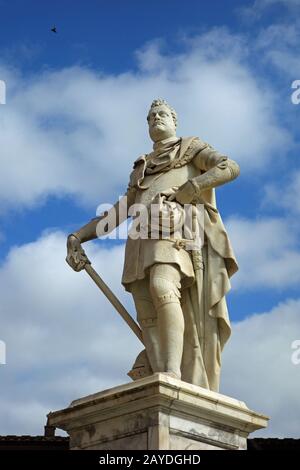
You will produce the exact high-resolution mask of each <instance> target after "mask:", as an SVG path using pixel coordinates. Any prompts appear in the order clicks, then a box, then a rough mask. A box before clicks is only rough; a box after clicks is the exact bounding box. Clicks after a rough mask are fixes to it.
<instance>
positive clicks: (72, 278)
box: [0, 0, 300, 435]
mask: <svg viewBox="0 0 300 470" xmlns="http://www.w3.org/2000/svg"><path fill="white" fill-rule="evenodd" d="M0 13H1V18H2V22H1V29H0V80H5V82H6V86H7V96H6V104H5V105H0V153H1V161H2V184H1V186H2V189H0V262H1V265H0V269H1V273H0V277H1V278H2V279H3V283H2V289H1V288H0V289H1V291H0V294H1V296H2V298H3V303H2V308H1V305H0V308H1V310H0V314H1V323H2V327H3V328H2V332H1V330H0V339H2V340H4V341H6V343H7V351H8V353H7V354H8V360H7V364H6V365H5V366H1V369H0V375H2V379H1V380H3V383H5V400H7V402H6V401H5V400H4V404H3V411H2V425H1V427H0V432H1V433H2V434H4V433H9V432H11V433H18V432H24V433H29V432H38V427H39V425H40V423H42V422H43V419H44V418H43V416H44V414H45V413H44V411H45V410H49V407H53V409H54V408H55V407H63V406H65V404H66V402H68V400H69V401H70V400H71V399H73V398H74V396H73V395H72V392H73V389H72V387H71V386H70V387H69V388H68V387H66V386H65V384H64V385H63V384H62V383H59V385H58V386H57V390H55V389H54V385H53V390H52V386H51V387H50V388H51V390H52V395H50V392H49V393H48V394H47V397H46V396H45V394H44V395H43V391H44V390H43V387H42V385H41V384H42V382H45V380H48V381H49V383H50V382H51V384H53V382H54V381H55V380H56V377H59V378H60V377H63V374H64V367H65V368H67V367H71V369H72V370H73V371H74V377H73V376H70V378H69V380H70V384H71V383H74V382H73V381H74V380H75V381H76V372H77V375H78V376H81V374H83V376H84V377H86V380H85V381H84V380H83V382H85V384H86V385H85V387H83V386H82V387H81V388H80V386H79V385H76V386H75V385H74V393H75V391H77V392H78V394H84V393H90V392H91V391H94V388H95V387H97V390H98V389H99V390H100V389H101V388H103V387H104V386H111V385H114V384H116V382H117V383H121V382H124V381H126V377H125V378H124V377H123V375H122V373H123V370H122V368H121V365H120V360H119V359H120V358H118V356H117V355H115V353H114V352H112V351H111V350H110V349H109V352H110V354H111V355H112V356H113V358H115V363H114V367H111V370H106V369H105V366H104V365H102V369H101V367H100V364H98V362H97V360H98V358H99V354H100V353H101V354H105V353H106V352H105V351H107V349H106V350H105V347H104V345H103V344H102V343H103V341H102V340H101V338H102V334H101V331H98V333H97V335H99V336H95V338H94V337H93V338H94V339H90V340H89V339H88V338H90V337H91V336H89V335H92V332H91V331H90V330H89V329H91V330H95V328H97V325H98V320H97V318H98V317H99V311H98V310H99V307H100V314H101V312H102V315H103V318H102V319H101V320H102V321H103V322H104V323H105V322H106V315H104V314H103V312H104V311H105V312H106V311H107V312H111V308H110V307H109V305H108V304H107V303H106V301H105V300H104V299H100V297H99V294H98V293H97V292H94V290H93V286H90V285H89V283H88V282H86V280H84V278H83V277H82V276H81V275H75V274H74V273H72V272H70V270H69V269H68V267H67V266H65V264H64V256H65V246H64V245H65V237H66V234H67V233H69V232H71V231H72V230H75V229H76V228H78V227H80V226H81V225H83V224H84V223H85V222H87V221H88V220H89V219H90V218H92V217H94V216H95V212H96V207H97V206H98V204H100V203H102V202H114V201H115V200H116V199H117V198H118V196H119V195H121V194H122V192H123V191H124V189H125V188H126V185H127V179H128V174H129V172H130V170H131V166H132V162H133V161H134V160H135V159H136V158H137V156H138V155H139V154H140V153H143V152H147V151H149V150H150V149H151V143H150V140H149V138H148V137H147V132H146V121H145V116H146V113H147V110H148V108H147V106H149V103H150V102H151V100H152V99H153V98H155V97H157V96H162V97H164V98H166V99H167V100H168V101H169V102H170V103H171V104H172V105H173V106H174V107H175V108H176V110H177V112H178V114H179V129H178V132H179V134H180V135H199V136H200V137H201V138H203V139H204V140H207V141H208V142H210V143H211V144H212V145H214V146H215V147H216V148H217V149H218V150H220V151H222V152H224V153H226V154H228V155H229V156H230V157H231V158H233V159H234V160H236V161H237V162H238V163H239V164H240V167H241V176H240V177H239V179H238V180H236V181H235V182H233V183H232V184H230V185H226V186H224V187H222V188H219V189H218V191H217V198H218V207H219V210H220V212H221V214H222V217H223V220H224V222H225V225H226V227H227V228H228V232H229V234H230V238H231V240H232V243H233V247H234V249H235V252H236V255H237V258H238V261H239V263H240V272H239V273H238V274H237V275H236V276H235V278H234V279H233V281H232V286H233V289H232V291H231V293H230V294H229V296H228V306H229V312H230V316H231V319H232V321H233V322H234V325H236V331H238V332H239V335H240V336H238V333H235V335H234V337H235V338H236V339H234V338H233V340H232V344H231V345H229V346H228V351H226V352H225V356H224V359H225V366H224V389H223V392H224V393H228V394H232V395H233V396H236V395H238V394H240V395H242V396H241V399H245V401H247V397H248V396H249V400H250V404H249V406H250V405H251V406H258V407H260V408H263V407H264V405H265V404H266V408H268V406H269V407H270V405H269V403H268V402H267V401H266V402H265V401H264V400H261V401H259V394H258V395H257V399H256V400H253V393H250V390H251V387H250V385H249V381H250V380H252V379H253V376H255V380H262V379H259V378H258V377H257V376H256V375H257V374H258V368H257V365H255V361H254V360H253V357H255V350H257V351H260V353H259V354H260V359H259V361H260V362H261V363H262V366H261V370H260V371H259V373H261V376H262V377H263V376H264V368H266V367H268V368H269V370H270V371H271V369H272V368H270V361H271V362H272V363H273V362H276V361H277V360H278V355H279V356H280V358H281V362H280V364H279V365H278V367H279V368H282V371H281V374H282V375H283V376H284V373H285V372H283V371H286V370H288V371H289V372H286V373H287V374H289V375H287V379H286V382H287V383H288V384H289V386H288V390H285V389H282V390H281V389H280V393H281V394H282V395H286V396H290V402H291V403H294V400H296V398H295V396H294V395H293V390H294V388H295V384H298V385H299V373H300V366H299V367H298V368H297V366H295V365H293V366H291V364H290V354H291V346H290V345H291V342H292V341H293V340H295V339H297V337H299V335H300V320H299V315H300V296H299V281H300V271H299V262H300V247H299V232H300V225H299V222H298V219H299V213H300V204H299V200H300V198H299V196H300V171H299V130H298V129H299V112H300V105H298V106H297V105H294V104H293V103H292V102H291V94H292V89H291V84H292V82H293V81H294V80H297V79H300V62H299V59H298V57H299V47H300V46H299V44H300V41H299V39H300V21H299V19H298V18H299V13H300V2H299V1H298V0H256V1H253V0H251V1H250V0H249V1H230V0H226V1H221V0H214V1H201V2H196V1H191V0H190V1H186V2H184V3H183V2H182V1H177V0H173V1H168V0H166V1H164V2H161V1H153V2H151V3H150V2H141V1H129V0H128V1H126V0H125V1H110V2H104V1H88V2H82V1H76V2H71V1H59V2H58V1H51V2H37V1H26V2H25V1H13V2H8V1H5V0H2V1H1V2H0ZM53 25H55V26H56V28H57V34H54V33H52V32H51V31H50V29H51V27H52V26H53ZM87 250H88V252H89V254H90V253H91V257H92V255H94V257H95V266H96V267H97V269H99V271H100V272H102V274H104V276H105V277H106V280H107V281H108V282H109V283H110V284H111V285H112V286H114V289H115V290H116V291H117V292H118V294H119V295H120V297H121V298H122V300H123V301H124V302H125V303H126V305H128V308H130V309H131V310H132V309H133V306H132V303H131V301H130V298H129V297H128V296H126V294H124V293H123V292H122V290H121V288H120V286H119V280H120V277H121V267H122V256H123V244H122V243H120V242H112V241H97V242H96V243H94V244H90V245H89V247H88V248H87ZM89 250H90V251H89ZM58 255H59V256H58ZM104 260H105V261H104ZM54 261H55V262H54ZM96 261H97V263H98V264H97V263H96ZM55 263H56V264H55ZM48 266H49V269H47V267H48ZM74 290H76V293H74ZM36 291H38V294H37V292H36ZM49 291H50V292H51V295H50V292H49ZM1 292H2V293H1ZM2 294H3V295H2ZM16 294H17V295H16ZM88 295H89V296H90V298H89V300H88V306H89V308H87V306H86V305H85V304H84V303H83V301H82V300H79V299H82V298H85V299H86V298H87V296H88ZM45 299H47V305H46V304H45ZM80 308H82V309H83V310H84V319H85V328H86V337H84V338H85V339H82V338H81V336H80V335H81V332H82V310H80ZM17 311H18V313H17ZM53 311H55V315H54V317H55V318H56V315H58V311H59V312H60V313H59V316H58V317H57V319H56V320H57V322H55V324H54V323H53V321H54V319H53V317H52V316H51V312H53ZM21 312H22V313H23V314H24V315H23V316H22V315H21ZM73 314H74V315H75V320H74V317H73ZM113 315H114V313H111V314H110V316H111V318H113V319H112V320H110V321H111V323H109V322H108V324H107V326H106V328H107V331H113V332H114V333H113V334H117V335H118V336H121V335H123V336H124V339H123V340H122V341H123V342H124V347H125V348H129V349H128V356H126V357H127V361H129V363H128V364H127V363H125V365H124V367H125V368H126V367H128V369H129V368H130V361H131V360H132V357H133V356H134V353H135V350H136V348H137V349H138V345H136V344H133V345H131V346H130V347H129V346H128V344H127V343H126V341H128V342H129V341H130V339H132V338H131V336H128V333H127V332H126V330H125V329H123V326H121V325H120V324H119V320H118V319H114V317H113ZM257 315H258V316H259V320H258V319H257V318H258V317H257ZM62 317H63V318H64V320H61V318H62ZM283 318H284V325H285V327H284V328H283V329H282V323H281V322H282V321H283ZM60 321H62V325H61V327H60V328H59V330H57V328H58V326H57V323H58V324H59V323H60ZM102 321H101V323H102ZM258 321H261V322H262V328H263V330H264V331H266V332H268V331H269V329H270V331H273V330H274V325H275V324H276V325H277V329H275V330H274V331H273V333H272V334H273V336H271V335H270V336H269V337H268V341H266V343H264V344H265V348H266V349H263V345H262V344H261V341H263V340H262V339H261V337H260V335H259V333H258V330H257V326H256V325H257V322H258ZM276 322H277V323H276ZM70 324H72V325H73V326H72V328H73V330H72V332H70V331H69V330H68V333H66V331H65V334H66V335H67V336H68V339H67V340H66V339H64V337H63V335H62V336H60V335H61V331H60V330H61V328H63V325H65V326H66V329H67V328H68V327H67V325H70ZM270 325H272V327H271V326H270ZM51 328H53V330H51ZM109 328H111V330H110V329H109ZM46 331H47V334H48V335H49V336H47V334H46ZM55 334H56V335H57V336H55ZM53 335H54V336H55V337H56V338H58V339H57V344H56V350H57V357H56V356H55V355H54V356H53V354H52V352H51V354H50V351H49V349H48V350H45V351H44V349H43V348H44V343H45V342H46V343H47V342H48V344H49V341H50V342H51V338H53ZM72 338H73V342H72ZM99 338H100V340H99ZM271 340H272V341H271ZM64 341H65V344H66V343H67V344H68V347H69V351H73V355H72V354H71V353H70V354H66V351H65V345H64ZM76 341H81V343H82V349H83V351H84V352H82V354H83V356H82V357H77V356H76V353H75V351H74V349H77V348H75V346H74V345H75V342H76ZM87 341H90V342H91V343H92V344H94V346H93V347H92V349H89V348H87V349H85V344H86V343H85V342H87ZM270 341H271V344H273V346H272V348H267V344H269V343H268V342H270ZM247 342H249V344H251V348H250V349H248V350H247V351H246V350H244V353H242V352H241V351H240V349H238V348H241V344H243V345H245V344H247ZM42 343H43V346H41V344H42ZM279 344H280V348H282V349H281V354H279V353H278V355H276V351H277V352H278V348H279V346H278V347H277V346H276V345H279ZM22 347H23V348H25V349H26V350H30V351H31V352H30V354H29V353H26V354H25V355H24V354H23V350H22ZM110 347H112V346H111V345H110ZM252 347H253V348H254V349H252ZM106 348H109V345H106ZM41 349H42V350H43V353H42V352H41ZM270 349H272V350H273V355H272V354H271V352H270ZM237 350H238V352H237ZM107 354H108V352H107ZM243 354H244V355H245V357H244V356H243ZM236 355H240V356H241V358H242V357H243V360H245V361H247V364H248V363H249V360H250V362H251V366H249V368H250V369H251V370H252V372H251V370H250V371H249V376H248V378H247V376H246V377H245V378H244V380H243V383H241V381H238V380H237V383H235V380H233V379H232V377H233V376H234V377H237V376H239V374H240V373H241V376H243V374H244V371H242V372H241V368H242V364H241V363H240V364H238V363H236V361H235V359H234V358H235V357H236ZM249 355H250V356H249ZM253 355H254V356H253ZM62 356H63V357H65V358H66V359H65V360H63V361H60V360H59V359H60V358H61V357H62ZM38 357H40V359H38ZM261 357H262V358H263V359H261ZM44 360H46V361H47V364H48V368H47V369H46V371H45V369H44V367H43V361H44ZM251 360H252V361H251ZM75 362H76V367H75V365H74V363H75ZM241 362H242V359H241ZM122 364H123V363H122ZM81 366H82V369H81ZM98 366H99V367H100V369H101V371H102V372H101V374H102V376H103V375H105V374H106V376H107V377H108V378H107V379H105V380H102V382H101V380H100V379H99V372H97V371H99V369H98ZM24 374H25V375H24ZM251 374H252V375H251ZM274 374H276V369H274ZM24 377H26V379H24ZM247 380H248V381H247ZM273 380H274V377H273V376H272V372H270V373H269V380H268V381H267V384H266V386H265V389H264V390H265V391H266V395H268V394H269V393H271V392H272V387H273ZM58 382H59V380H58ZM61 382H63V380H61ZM26 383H29V384H30V386H28V390H27V386H26ZM232 384H234V386H233V385H232ZM20 385H21V387H20ZM17 386H18V387H19V388H20V390H23V391H24V393H25V395H26V393H29V390H30V389H31V388H32V387H34V389H35V390H37V392H36V394H35V395H34V396H33V398H32V397H31V399H30V403H29V404H28V408H27V409H28V414H26V412H23V414H22V413H20V414H19V416H17V415H14V414H13V413H12V414H9V413H8V412H7V408H8V406H7V404H8V403H9V399H11V398H10V397H12V392H11V390H12V389H14V390H15V389H16V387H17ZM26 390H27V392H26ZM278 393H279V392H278ZM289 394H290V395H289ZM244 395H246V396H245V397H244ZM13 396H14V403H15V404H19V407H20V409H21V408H22V393H21V392H18V393H17V392H15V395H13ZM251 400H253V405H252V402H251ZM274 402H275V400H274ZM247 403H248V402H247ZM281 408H282V410H285V408H284V407H283V406H282V407H281ZM16 409H19V408H18V406H16ZM274 410H275V411H274ZM261 411H262V412H266V413H267V414H268V413H269V414H273V415H274V416H275V420H274V423H275V424H272V426H273V427H271V428H270V429H271V431H270V432H271V433H273V434H274V435H279V434H280V432H281V428H280V426H279V423H282V416H281V414H279V412H278V407H277V408H276V407H275V404H274V408H272V407H271V409H270V410H269V409H267V410H264V409H261ZM43 413H44V414H43ZM282 413H283V411H282ZM29 414H30V416H33V417H32V418H30V420H28V416H29ZM291 415H293V416H295V413H293V412H292V409H291V408H289V409H288V410H287V411H286V413H285V416H291ZM0 416H1V405H0ZM296 416H298V418H299V420H300V416H299V412H298V415H296ZM298 418H297V419H298ZM295 420H296V418H294V422H292V423H291V422H288V419H287V418H286V424H285V425H284V426H283V425H282V432H284V435H296V434H297V426H296V424H295V422H296V421H295ZM26 423H27V424H26ZM28 423H30V424H28ZM41 425H42V424H41Z"/></svg>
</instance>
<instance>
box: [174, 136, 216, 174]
mask: <svg viewBox="0 0 300 470" xmlns="http://www.w3.org/2000/svg"><path fill="white" fill-rule="evenodd" d="M206 147H208V144H207V142H204V140H202V139H200V137H195V136H193V137H181V145H180V151H179V155H178V157H177V158H176V161H175V162H174V167H175V168H180V167H181V166H184V165H187V164H188V163H190V162H191V161H192V160H193V158H194V157H195V156H196V155H197V154H198V153H199V152H200V151H201V150H203V149H204V148H206Z"/></svg>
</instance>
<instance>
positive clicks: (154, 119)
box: [147, 99, 177, 142]
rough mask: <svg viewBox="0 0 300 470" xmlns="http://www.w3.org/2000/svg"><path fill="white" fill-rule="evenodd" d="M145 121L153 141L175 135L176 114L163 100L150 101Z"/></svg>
mask: <svg viewBox="0 0 300 470" xmlns="http://www.w3.org/2000/svg"><path fill="white" fill-rule="evenodd" d="M147 121H148V125H149V135H150V137H151V139H152V140H153V142H159V141H160V140H164V139H168V138H169V137H173V136H176V126H177V114H176V111H175V110H174V109H173V108H171V106H170V105H169V104H168V103H167V102H166V101H165V100H161V99H158V100H154V101H152V104H151V107H150V110H149V113H148V116H147Z"/></svg>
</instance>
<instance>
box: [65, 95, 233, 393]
mask: <svg viewBox="0 0 300 470" xmlns="http://www.w3.org/2000/svg"><path fill="white" fill-rule="evenodd" d="M147 120H148V125H149V134H150V137H151V139H152V141H153V142H154V145H153V151H152V152H150V153H149V154H146V155H142V156H141V157H139V158H138V159H137V160H136V161H135V162H134V167H133V171H132V173H131V175H130V182H129V186H128V189H127V192H126V195H125V196H124V199H121V200H120V201H118V202H117V203H116V204H115V206H114V207H113V208H112V209H111V210H110V211H108V213H106V214H102V215H101V216H99V217H97V218H95V219H93V220H91V222H89V223H88V224H87V225H85V226H84V227H82V228H81V229H80V230H78V231H77V232H74V233H72V234H71V235H69V237H68V243H67V246H68V255H67V261H68V263H69V264H70V265H71V266H72V268H73V269H74V270H75V271H80V270H81V269H83V267H84V265H85V262H86V261H85V258H84V252H83V250H82V248H81V243H85V242H86V241H89V240H92V239H95V238H97V237H98V236H101V235H104V234H105V233H107V232H109V231H112V230H113V229H114V228H115V227H116V226H118V225H119V224H121V223H122V222H123V221H124V220H126V218H127V217H129V216H130V215H131V214H132V211H131V209H132V207H133V206H134V205H135V204H138V205H139V206H140V205H143V206H144V207H146V209H147V211H148V214H150V212H151V210H150V209H151V205H152V204H154V203H155V205H156V206H157V205H158V206H159V207H160V209H159V217H156V219H155V217H154V216H153V217H152V220H153V221H154V222H155V223H154V225H155V224H156V225H155V226H156V228H157V226H158V227H159V228H158V230H159V233H161V232H162V231H163V227H162V226H163V216H162V214H165V213H166V212H168V214H169V215H171V219H172V223H173V225H176V223H177V222H178V221H179V220H180V215H182V210H181V209H182V208H183V207H185V205H190V206H191V207H192V210H193V214H194V215H193V220H196V219H197V217H198V211H199V209H198V207H199V205H200V207H203V218H204V225H203V239H202V243H201V247H200V249H197V250H194V251H193V250H192V251H191V250H190V249H188V248H187V245H188V242H189V241H193V234H192V236H191V237H186V238H184V237H182V238H178V237H176V236H175V232H176V230H175V228H174V227H173V229H171V230H170V231H169V236H168V237H163V236H158V237H157V236H155V237H131V236H130V234H129V236H128V239H127V243H126V252H125V263H124V270H123V277H122V284H123V285H124V287H125V289H126V290H127V291H129V292H131V294H132V295H133V299H134V303H135V307H136V311H137V320H138V323H139V325H140V327H141V329H142V336H143V343H144V345H145V352H144V353H142V354H141V355H139V356H138V358H137V360H136V363H135V365H134V368H133V371H132V378H136V377H137V376H135V374H134V371H135V370H138V369H139V367H141V368H143V370H144V375H147V374H151V373H153V372H164V373H166V374H169V375H171V376H173V377H175V378H178V379H181V380H183V381H185V382H188V383H192V384H196V385H199V386H201V387H204V388H207V389H210V390H213V391H218V390H219V379H220V367H221V351H222V349H223V347H224V345H225V343H226V341H227V340H228V338H229V336H230V322H229V317H228V311H227V306H226V299H225V295H226V294H227V292H228V291H229V289H230V280H229V278H230V277H231V276H232V275H233V274H234V273H235V272H236V271H237V269H238V266H237V262H236V259H235V256H234V253H233V250H232V247H231V244H230V241H229V238H228V236H227V233H226V230H225V228H224V225H223V223H222V219H221V217H220V214H219V212H218V210H217V207H216V199H215V189H214V188H215V187H217V186H220V185H222V184H224V183H227V182H229V181H232V180H233V179H235V178H236V177H237V176H238V175H239V166H238V164H237V163H235V162H234V161H233V160H231V159H229V158H228V157H226V156H224V155H222V154H220V153H219V152H217V151H216V150H214V149H213V148H212V147H211V146H210V145H209V144H207V143H206V142H204V141H202V140H201V139H200V138H198V137H182V138H178V137H177V136H176V126H177V115H176V112H175V110H174V109H172V108H171V107H170V106H169V105H168V103H167V102H166V101H164V100H161V99H158V100H154V101H153V103H152V105H151V108H150V111H149V113H148V117H147ZM124 201H126V210H125V211H124V207H123V206H124V204H125V203H124ZM113 214H114V215H115V217H114V218H112V217H111V216H112V215H113ZM194 216H196V219H195V217H194ZM111 220H114V223H113V224H112V223H110V221H111ZM106 222H107V223H106ZM181 223H182V222H181ZM179 225H180V224H179ZM146 231H147V233H149V227H148V228H147V230H146ZM160 231H161V232H160ZM129 375H130V374H129Z"/></svg>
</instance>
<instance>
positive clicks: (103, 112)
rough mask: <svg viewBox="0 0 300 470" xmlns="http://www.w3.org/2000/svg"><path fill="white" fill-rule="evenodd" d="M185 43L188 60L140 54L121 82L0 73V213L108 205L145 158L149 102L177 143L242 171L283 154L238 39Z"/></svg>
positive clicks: (269, 105) (269, 103) (284, 136)
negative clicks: (188, 141)
mask: <svg viewBox="0 0 300 470" xmlns="http://www.w3.org/2000/svg"><path fill="white" fill-rule="evenodd" d="M185 41H186V42H187V43H188V44H187V47H186V52H184V53H181V54H178V55H171V56H170V55H164V54H163V53H162V52H161V49H160V48H159V45H158V43H157V42H154V43H150V44H149V45H148V46H146V47H145V48H144V49H142V50H141V51H140V52H139V53H138V61H139V68H138V70H137V71H136V72H133V71H128V72H127V73H122V74H119V75H104V74H101V73H99V72H96V71H93V70H89V69H86V68H83V67H72V68H69V69H63V70H59V71H56V72H51V71H49V72H45V73H43V74H40V75H38V76H32V77H30V78H29V77H22V76H21V74H20V73H18V72H16V71H15V70H12V69H9V70H7V68H5V67H4V66H3V65H2V67H0V76H1V78H3V79H5V80H6V83H7V104H6V106H5V107H3V108H2V109H1V115H0V128H1V132H0V148H1V162H2V163H1V165H2V166H1V175H2V178H1V181H2V184H1V188H0V210H2V211H3V210H7V209H8V208H10V207H12V206H13V207H24V206H25V207H31V206H32V205H35V204H39V203H42V202H43V201H44V199H45V198H46V197H47V196H48V195H53V194H55V195H58V196H60V195H64V194H71V195H75V196H76V197H77V198H78V200H80V201H81V202H83V203H88V204H93V205H94V206H96V205H97V204H98V203H100V202H101V201H108V200H113V199H115V198H116V197H117V196H118V195H119V193H122V191H123V190H124V189H125V187H126V185H127V180H128V174H129V172H130V171H131V167H132V162H133V160H134V159H135V158H136V157H137V156H138V155H139V154H140V153H142V152H145V151H146V152H147V151H149V150H150V149H151V144H150V140H149V138H148V137H147V129H146V119H145V118H146V112H147V111H148V106H149V104H150V102H151V100H152V99H153V98H155V97H157V96H162V97H165V98H166V99H167V100H169V101H170V103H171V104H172V105H173V106H174V107H175V108H176V109H177V110H178V114H179V133H180V134H181V135H193V134H195V135H200V136H201V137H202V138H204V139H205V140H208V141H209V142H210V143H211V144H213V145H214V146H215V147H216V148H218V149H220V150H221V151H223V152H225V153H228V154H229V155H230V156H231V157H232V158H234V159H236V160H237V161H239V162H240V163H241V164H242V167H243V170H244V171H246V170H247V169H259V168H260V169H261V168H265V167H266V165H267V164H268V161H269V159H270V158H271V157H272V156H273V155H274V153H276V151H277V150H278V148H280V147H282V146H283V145H286V148H287V149H288V148H289V145H290V143H291V138H290V136H289V134H288V133H287V131H286V130H284V129H283V128H282V127H280V125H279V124H278V121H277V119H276V118H275V112H274V109H275V108H274V106H275V105H274V103H275V101H276V96H275V95H274V94H273V93H272V92H271V91H270V90H267V89H266V88H264V87H263V86H262V85H261V84H260V83H259V81H258V80H257V77H256V75H255V72H254V71H252V70H251V68H250V67H248V66H247V64H246V61H245V42H244V40H243V38H241V37H239V36H233V35H231V34H230V33H229V32H227V31H226V30H224V29H223V28H220V29H214V30H212V31H211V32H209V33H205V34H203V35H202V36H200V37H198V38H193V40H191V39H185ZM220 42H222V44H223V45H224V47H223V49H222V54H220V53H219V44H220ZM224 48H225V50H224ZM250 142H251V145H250ZM262 155H263V156H264V158H261V156H262Z"/></svg>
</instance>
